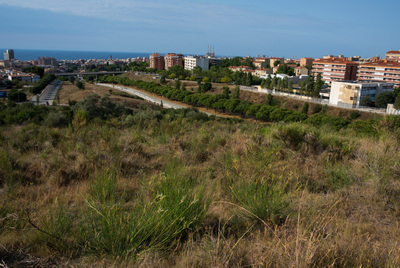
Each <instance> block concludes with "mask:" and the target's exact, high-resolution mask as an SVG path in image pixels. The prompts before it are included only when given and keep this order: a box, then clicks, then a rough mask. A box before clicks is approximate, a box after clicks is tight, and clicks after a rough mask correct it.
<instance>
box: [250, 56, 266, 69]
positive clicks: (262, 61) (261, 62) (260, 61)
mask: <svg viewBox="0 0 400 268" xmlns="http://www.w3.org/2000/svg"><path fill="white" fill-rule="evenodd" d="M253 64H254V66H255V67H256V68H258V69H265V68H267V67H268V66H269V58H256V59H255V60H254V61H253Z"/></svg>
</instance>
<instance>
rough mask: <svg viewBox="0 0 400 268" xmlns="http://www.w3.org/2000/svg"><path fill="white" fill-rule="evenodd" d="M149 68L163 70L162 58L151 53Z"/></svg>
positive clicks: (157, 54)
mask: <svg viewBox="0 0 400 268" xmlns="http://www.w3.org/2000/svg"><path fill="white" fill-rule="evenodd" d="M150 68H153V69H156V70H163V69H164V57H163V56H161V55H160V54H159V53H153V54H151V55H150Z"/></svg>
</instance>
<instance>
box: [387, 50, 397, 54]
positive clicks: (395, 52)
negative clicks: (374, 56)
mask: <svg viewBox="0 0 400 268" xmlns="http://www.w3.org/2000/svg"><path fill="white" fill-rule="evenodd" d="M386 54H400V50H390V51H388V52H386Z"/></svg>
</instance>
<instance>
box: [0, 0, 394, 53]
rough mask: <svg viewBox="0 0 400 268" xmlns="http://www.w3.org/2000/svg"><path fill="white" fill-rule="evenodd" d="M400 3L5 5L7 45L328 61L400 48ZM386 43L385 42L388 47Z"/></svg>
mask: <svg viewBox="0 0 400 268" xmlns="http://www.w3.org/2000/svg"><path fill="white" fill-rule="evenodd" d="M399 8H400V3H399V2H397V1H380V2H377V1H352V2H350V3H349V1H344V0H339V1H336V2H335V4H334V5H331V4H328V3H321V2H320V1H316V0H311V1H306V2H305V3H304V2H302V3H299V2H297V1H285V2H284V3H275V2H272V1H253V2H252V3H251V4H248V3H245V2H243V1H238V0H237V1H226V0H219V1H212V2H211V1H185V2H184V3H182V2H179V1H159V0H152V1H141V0H140V1H128V0H118V1H113V2H112V3H111V2H110V1H108V0H97V1H94V0H90V1H89V0H87V1H77V0H70V1H60V0H53V1H50V0H38V1H34V2H33V1H28V0H14V1H12V2H8V1H4V0H0V9H1V10H2V11H3V12H2V13H3V15H2V16H1V17H0V22H2V24H3V25H6V27H2V29H1V30H0V34H1V35H2V39H1V40H0V47H4V48H14V49H43V50H76V51H115V52H144V53H146V52H147V53H153V52H160V53H168V52H176V53H183V54H205V53H206V49H207V46H208V45H210V44H212V45H213V46H215V53H216V54H217V55H223V56H246V55H250V56H257V55H267V56H284V57H286V58H291V57H293V56H295V57H297V58H301V57H315V58H318V57H322V56H324V55H327V54H333V55H338V54H344V55H345V56H354V55H359V56H361V57H372V56H376V55H378V54H380V55H381V56H383V55H384V53H385V52H387V51H389V50H390V49H394V50H398V49H400V37H399V36H398V35H395V34H394V33H395V25H397V24H396V22H397V20H396V18H397V16H396V11H397V10H399ZM383 41H384V42H383Z"/></svg>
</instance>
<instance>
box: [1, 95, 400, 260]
mask: <svg viewBox="0 0 400 268" xmlns="http://www.w3.org/2000/svg"><path fill="white" fill-rule="evenodd" d="M0 106H1V107H0V113H1V116H2V117H3V118H2V120H0V123H1V125H0V185H1V190H0V226H1V229H0V245H1V247H0V259H1V262H2V263H1V264H2V265H4V266H6V267H24V266H34V265H36V267H56V266H57V267H58V266H61V267H85V266H87V267H127V266H128V267H131V266H133V267H398V266H400V239H399V236H398V234H399V231H400V227H399V216H400V179H399V175H400V164H399V162H400V160H399V159H400V154H399V150H398V148H399V144H400V142H399V138H400V132H399V130H398V126H399V125H400V124H399V123H400V120H399V119H398V118H397V117H382V118H375V119H374V120H371V121H369V122H368V124H367V125H366V126H365V125H364V123H365V122H364V121H360V120H356V119H354V120H353V121H352V123H351V124H350V125H349V126H348V127H342V128H338V127H332V126H330V125H329V124H319V125H316V124H312V122H311V123H308V122H274V123H265V122H261V121H260V122H255V121H254V120H252V121H248V120H241V119H235V118H229V119H225V118H216V117H214V116H210V117H208V116H207V115H205V114H202V113H199V112H198V111H197V110H195V109H185V110H165V109H161V108H160V107H155V106H149V105H147V104H139V103H133V104H132V105H131V106H130V109H128V108H126V107H125V106H123V105H117V104H114V103H113V102H112V101H110V99H108V98H100V97H98V96H95V95H91V96H89V97H87V98H86V99H85V100H84V101H83V102H78V103H77V104H75V105H74V106H72V107H35V106H33V105H31V104H23V105H19V106H15V105H13V104H8V105H6V104H0ZM357 121H358V123H356V122H357ZM365 124H366V123H365ZM350 126H358V127H350Z"/></svg>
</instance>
